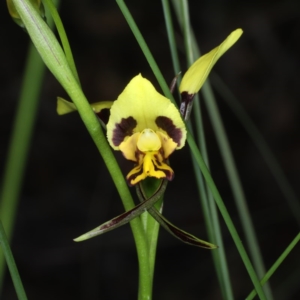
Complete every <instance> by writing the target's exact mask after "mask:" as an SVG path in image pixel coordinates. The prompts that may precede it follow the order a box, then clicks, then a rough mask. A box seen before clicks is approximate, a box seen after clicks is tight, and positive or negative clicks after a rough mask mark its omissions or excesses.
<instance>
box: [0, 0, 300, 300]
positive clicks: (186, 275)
mask: <svg viewBox="0 0 300 300" xmlns="http://www.w3.org/2000/svg"><path fill="white" fill-rule="evenodd" d="M127 4H128V7H129V9H130V11H131V12H132V14H133V16H134V18H135V20H136V22H137V24H138V26H139V28H140V29H141V32H142V34H143V35H144V37H145V39H146V41H147V43H148V45H149V47H150V49H151V51H152V53H153V55H154V57H155V59H156V61H157V63H158V64H159V66H160V68H161V70H162V72H163V75H164V76H165V78H166V80H167V81H171V80H172V78H173V77H174V71H173V69H172V63H171V57H170V53H169V46H168V41H167V35H166V30H165V25H164V19H163V13H162V8H161V3H160V1H137V0H128V1H127ZM60 13H61V17H62V20H63V22H64V25H65V28H66V31H67V34H68V37H69V40H70V43H71V46H72V50H73V54H74V57H75V61H76V64H77V67H78V72H79V76H80V79H81V82H82V86H83V89H84V92H85V93H86V96H87V97H88V99H89V101H90V102H96V101H99V100H113V99H116V97H117V96H118V95H119V94H120V92H121V91H122V90H123V88H124V87H125V85H126V84H127V83H128V82H129V80H130V79H131V78H132V77H133V76H135V75H136V74H138V73H140V72H141V73H142V74H143V76H144V77H146V78H148V79H150V80H151V81H152V82H153V83H154V85H155V86H156V87H157V88H158V90H159V86H158V84H157V82H156V80H155V78H154V76H153V74H152V72H151V70H150V67H149V66H148V64H147V62H146V59H145V58H144V56H143V54H142V52H141V50H140V48H139V46H138V45H137V42H136V41H135V38H134V37H133V34H132V33H131V31H130V29H129V27H128V26H127V23H126V22H125V20H124V17H123V16H122V14H121V12H120V10H119V8H118V6H117V4H116V3H115V2H114V1H108V0H106V1H95V0H94V1H93V0H86V1H78V0H76V1H71V0H64V1H62V4H61V9H60ZM190 15H191V21H192V25H193V28H194V30H195V34H196V38H197V40H198V42H199V45H200V46H201V50H202V52H203V53H205V52H207V51H209V50H211V49H212V48H214V47H215V46H216V45H218V44H219V43H220V42H221V41H223V40H224V38H225V37H226V36H227V35H228V34H229V33H230V32H231V31H232V30H234V29H236V28H238V27H241V28H243V30H244V34H243V36H242V38H241V39H240V40H239V41H238V43H237V44H236V45H235V46H234V47H233V48H232V49H231V50H230V51H229V52H228V53H226V54H225V55H224V57H223V58H222V59H221V60H220V61H219V62H218V63H217V65H216V67H215V68H214V70H215V72H216V73H217V74H218V75H219V76H221V77H222V79H223V80H224V82H225V83H226V84H227V85H228V87H229V88H230V89H231V91H232V92H233V93H234V95H235V96H236V97H237V98H238V99H239V102H240V103H241V104H242V106H243V107H244V108H245V109H246V111H247V112H248V114H249V115H250V117H251V118H252V119H253V120H254V122H255V124H256V125H257V127H258V128H259V130H260V131H261V133H262V134H263V136H264V138H265V139H266V141H267V143H268V144H269V146H270V147H271V149H272V151H273V153H274V155H275V156H276V158H277V159H278V162H279V164H280V166H281V167H282V169H283V171H284V173H285V175H286V176H287V178H288V180H289V182H290V183H291V185H292V187H293V189H294V190H295V192H296V194H297V195H299V194H300V190H299V186H300V185H299V179H300V176H299V175H300V171H299V170H300V159H299V153H300V138H299V129H300V128H299V116H300V112H299V82H300V78H299V69H300V59H299V53H300V44H299V43H300V42H299V41H300V39H299V32H300V5H299V1H297V0H294V1H291V0H289V1H283V0H281V1H274V0H270V1H217V0H215V1H190ZM0 24H1V26H0V32H1V34H0V36H1V47H0V56H1V59H0V70H1V72H0V78H1V80H0V85H1V89H0V95H1V100H0V116H1V117H0V128H1V142H0V146H1V147H0V168H1V172H2V173H3V169H4V166H5V160H6V155H7V151H8V145H9V138H10V134H11V132H12V127H13V119H14V116H15V112H16V108H17V102H18V96H19V91H20V86H21V82H22V74H23V69H24V64H25V59H26V54H27V49H28V45H29V39H28V36H27V35H26V33H24V32H23V31H22V30H21V29H20V28H19V27H18V26H16V25H15V24H14V23H13V22H12V21H11V19H10V17H9V16H8V13H7V10H6V7H5V2H4V1H2V2H1V8H0ZM176 28H177V29H178V26H177V24H176ZM176 38H177V41H178V47H179V49H180V50H183V49H184V44H183V40H182V35H181V33H180V31H179V30H177V35H176ZM181 61H182V64H181V68H182V70H183V71H185V70H186V67H185V66H186V62H185V59H184V55H183V52H182V53H181ZM56 96H62V97H67V96H66V94H65V92H64V91H63V90H62V88H61V87H60V86H59V84H58V83H57V81H56V80H55V79H54V77H53V76H52V75H51V74H50V73H49V72H47V73H46V76H45V79H44V84H43V88H42V92H41V96H40V104H39V109H38V115H37V120H36V122H35V129H34V134H33V137H32V142H31V147H30V152H29V157H28V161H27V168H26V172H25V175H24V184H23V189H22V193H21V195H20V204H19V209H18V214H17V221H16V226H15V230H14V236H13V241H12V250H13V253H14V256H15V259H16V263H17V266H18V268H19V271H20V275H21V278H22V280H23V283H24V286H25V289H26V292H27V294H28V298H29V299H31V300H36V299H45V300H48V299H57V300H63V299H64V300H67V299H74V300H75V299H76V300H77V299H78V300H79V299H80V300H82V299H84V300H94V299H135V298H136V294H137V283H138V266H137V257H136V250H135V245H134V242H133V238H132V234H131V231H130V227H129V226H128V225H126V226H123V227H121V228H119V229H117V230H115V231H112V232H109V233H107V234H105V235H103V236H100V237H97V238H95V239H92V240H89V241H86V242H83V243H79V244H78V243H74V242H73V241H72V239H73V238H75V237H77V236H78V235H80V234H82V233H84V232H86V231H88V230H90V229H92V228H94V227H96V226H97V225H99V224H101V223H103V222H105V221H107V220H108V219H110V218H112V217H114V216H116V215H117V214H120V213H121V212H122V211H123V207H122V203H121V201H120V199H119V196H118V194H117V192H116V191H115V188H114V186H113V183H112V180H111V179H110V177H109V175H108V172H107V170H106V167H105V165H104V164H103V162H102V159H101V157H100V156H99V154H98V152H97V149H96V147H95V146H94V144H93V142H92V140H91V138H90V137H89V135H88V133H87V131H86V129H85V127H84V125H83V123H82V122H81V120H80V119H79V117H78V115H77V114H76V113H74V114H70V115H67V116H64V117H59V116H58V115H57V114H56ZM216 96H217V99H218V105H219V108H220V111H221V114H222V118H223V120H224V123H225V127H226V130H227V133H228V136H229V140H230V142H231V145H232V150H233V154H234V156H235V160H236V163H237V168H238V171H239V174H240V176H241V181H242V184H243V187H244V190H245V193H246V197H247V201H248V205H249V209H250V211H251V215H252V217H253V222H254V224H255V229H256V231H257V235H258V240H259V243H260V246H261V251H262V254H263V257H264V259H265V263H266V267H267V269H268V268H269V267H270V266H271V265H272V264H273V263H274V261H275V260H276V259H277V258H278V256H279V255H280V254H281V253H282V251H283V250H284V249H285V248H286V247H287V245H288V244H289V243H290V242H291V240H292V239H293V238H294V237H295V235H296V234H297V232H298V231H299V226H298V225H297V224H299V223H297V221H296V220H295V218H294V217H293V214H292V212H291V209H290V207H289V206H288V204H287V201H286V200H285V199H284V197H283V195H282V193H281V191H280V189H279V187H278V185H277V183H276V182H275V180H274V179H273V177H272V175H271V173H270V171H269V169H268V167H267V165H266V163H265V162H264V160H263V158H262V156H261V155H260V153H259V152H258V150H257V148H256V147H255V145H254V144H253V142H252V141H251V139H250V138H249V136H248V135H247V133H246V132H245V130H244V129H243V127H242V126H241V125H240V123H239V121H238V120H237V119H236V117H235V115H234V114H233V113H232V112H231V110H230V109H229V108H228V106H227V105H226V104H225V102H224V101H223V100H222V97H220V95H218V94H217V93H216ZM24 113H26V111H24ZM204 122H205V130H206V136H207V145H208V150H209V157H210V161H211V167H212V174H213V177H214V179H215V181H216V184H217V186H218V188H219V190H220V193H221V195H222V197H223V199H224V201H225V203H226V206H227V208H228V210H229V212H230V214H231V215H232V217H233V220H234V222H235V224H236V226H237V228H238V230H239V231H240V233H241V238H242V239H243V241H244V237H243V234H242V232H241V225H240V222H239V219H238V215H237V211H236V208H235V205H234V201H233V196H232V193H231V191H230V188H229V184H228V180H227V179H226V173H225V172H224V168H223V164H222V161H221V158H220V153H219V150H218V148H217V144H216V141H215V137H214V133H213V130H212V128H211V125H210V121H209V117H208V116H207V114H206V110H205V109H204ZM116 156H117V157H118V159H119V161H120V164H121V165H122V167H123V169H124V174H126V173H127V172H128V170H129V169H130V167H131V163H130V162H127V161H125V160H124V159H122V157H121V155H120V153H116ZM171 164H172V167H173V169H174V170H175V175H176V177H175V179H174V181H173V182H172V183H170V184H169V186H168V190H167V192H166V199H165V210H164V214H165V215H166V216H167V217H168V218H169V219H170V220H171V221H172V222H173V223H175V224H176V225H178V226H180V227H181V228H183V229H185V230H187V231H189V232H191V233H193V234H195V235H197V236H199V237H201V238H203V239H206V238H207V235H206V231H205V228H204V225H203V218H202V213H201V206H200V204H199V200H198V194H197V189H196V185H195V182H194V180H193V173H192V163H191V160H190V157H189V151H188V147H186V148H185V149H183V150H181V151H178V152H176V153H175V154H174V155H172V157H171ZM132 192H133V194H135V191H134V189H132ZM134 197H135V196H134ZM221 225H222V228H223V233H224V242H225V247H226V253H227V256H228V264H229V267H230V275H231V280H232V284H233V289H234V294H235V296H236V299H244V298H245V296H246V295H247V294H248V293H249V292H250V291H251V290H252V285H251V281H250V279H249V277H248V275H247V273H246V270H245V267H244V266H243V263H242V262H241V259H240V257H239V255H238V253H237V250H236V248H235V245H234V243H233V241H232V239H231V237H230V235H229V233H228V230H227V228H226V226H225V225H224V223H223V221H222V220H221ZM298 254H299V246H298V247H297V248H296V249H295V250H294V251H293V252H292V253H291V254H290V256H288V258H287V259H286V261H285V262H284V263H283V265H282V266H281V267H280V268H279V270H278V271H277V272H276V273H275V275H274V276H273V277H272V279H271V287H272V288H273V291H274V296H275V299H298V297H300V288H299V287H300V284H299V280H300V279H299V278H300V260H299V255H298ZM220 298H221V296H220V289H219V287H218V282H217V276H216V273H215V271H214V268H213V263H212V259H211V253H210V252H209V251H207V250H203V249H197V248H195V247H190V246H187V245H185V244H182V243H181V242H179V241H178V240H176V239H174V238H173V237H171V236H170V235H169V234H168V233H166V232H165V231H164V230H163V229H162V230H161V233H160V237H159V243H158V249H157V264H156V271H155V281H154V299H157V300H162V299H172V300H177V299H178V300H180V299H191V300H194V299H220ZM1 299H3V300H11V299H16V295H15V291H14V288H13V286H12V283H11V279H10V276H9V274H7V275H6V280H5V285H4V290H3V294H2V297H1Z"/></svg>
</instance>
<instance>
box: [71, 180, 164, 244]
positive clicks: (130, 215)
mask: <svg viewBox="0 0 300 300" xmlns="http://www.w3.org/2000/svg"><path fill="white" fill-rule="evenodd" d="M166 185H167V184H166V183H165V182H164V184H163V185H162V186H161V188H160V189H158V190H157V192H156V193H154V194H153V195H152V197H150V198H148V199H147V200H146V201H143V202H141V203H140V204H138V205H137V206H135V207H134V208H132V209H130V210H128V211H126V212H125V213H123V214H121V215H119V216H117V217H115V218H113V219H111V220H109V221H107V222H105V223H103V224H102V225H100V226H98V227H96V228H95V229H93V230H91V231H89V232H87V233H85V234H83V235H81V236H79V237H78V238H75V239H74V241H75V242H81V241H84V240H88V239H90V238H93V237H95V236H97V235H101V234H103V233H106V232H108V231H111V230H113V229H116V228H118V227H120V226H122V225H124V224H127V223H128V222H130V221H131V220H132V219H134V218H136V217H138V216H139V215H140V214H142V213H143V212H145V210H147V209H148V208H149V207H152V206H153V205H154V204H155V202H157V201H158V200H159V199H160V197H161V195H162V193H164V192H165V189H166Z"/></svg>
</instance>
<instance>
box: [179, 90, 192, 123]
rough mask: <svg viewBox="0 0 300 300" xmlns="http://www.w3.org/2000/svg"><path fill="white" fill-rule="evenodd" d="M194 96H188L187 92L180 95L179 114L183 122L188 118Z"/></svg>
mask: <svg viewBox="0 0 300 300" xmlns="http://www.w3.org/2000/svg"><path fill="white" fill-rule="evenodd" d="M194 96H195V94H189V93H188V92H182V93H181V104H180V113H181V115H182V117H183V118H184V119H185V120H188V119H189V117H190V114H191V110H192V107H193V98H194Z"/></svg>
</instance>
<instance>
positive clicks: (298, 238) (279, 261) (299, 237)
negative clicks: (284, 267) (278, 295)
mask: <svg viewBox="0 0 300 300" xmlns="http://www.w3.org/2000/svg"><path fill="white" fill-rule="evenodd" d="M299 241H300V233H298V234H297V236H296V237H295V238H294V239H293V241H292V242H291V243H290V244H289V246H288V247H287V248H286V249H285V250H284V251H283V253H282V254H281V255H280V256H279V258H278V259H277V260H276V262H275V263H274V264H273V266H272V267H271V268H270V270H269V271H268V272H267V273H266V275H265V276H264V277H263V278H262V280H261V281H260V283H261V285H264V284H265V283H266V282H267V281H268V280H269V279H270V277H271V276H272V275H273V274H274V272H275V271H276V270H277V269H278V267H279V266H280V265H281V264H282V262H283V261H284V260H285V259H286V257H287V256H288V255H289V254H290V252H291V251H292V250H293V249H294V248H295V246H296V245H297V243H298V242H299ZM298 282H299V278H298ZM255 296H256V291H255V290H253V291H252V292H251V293H250V294H249V295H248V297H247V298H246V300H252V299H253V298H254V297H255Z"/></svg>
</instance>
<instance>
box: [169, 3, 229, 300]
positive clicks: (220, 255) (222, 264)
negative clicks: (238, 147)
mask: <svg viewBox="0 0 300 300" xmlns="http://www.w3.org/2000/svg"><path fill="white" fill-rule="evenodd" d="M172 4H173V6H174V9H175V12H176V15H177V19H178V22H179V24H180V26H181V27H182V28H184V36H185V45H186V48H189V49H191V48H192V38H193V37H192V36H191V35H192V34H193V33H192V32H191V30H190V28H189V27H190V26H189V25H188V24H189V21H188V10H187V4H186V3H185V5H184V6H183V5H182V4H183V2H182V1H181V2H178V1H173V2H172ZM182 6H183V7H182ZM181 12H183V13H181ZM186 54H187V59H188V65H191V64H192V63H193V61H194V57H193V51H186ZM175 72H176V73H177V72H178V70H176V69H175ZM193 114H194V120H195V124H196V131H197V137H198V143H199V145H200V149H201V152H202V153H203V157H204V160H205V162H206V164H207V166H208V155H207V150H206V142H205V136H204V131H203V126H202V117H201V107H200V101H199V97H198V95H196V96H195V99H194V110H193ZM190 130H191V129H190ZM192 159H193V167H194V173H195V178H196V182H197V188H198V192H199V195H200V200H201V204H202V208H203V215H204V220H205V224H206V228H207V231H208V236H209V238H210V240H211V241H213V242H215V243H216V244H217V245H219V250H218V251H213V252H212V256H213V261H214V265H215V269H216V272H217V276H218V281H219V284H220V288H221V292H222V295H223V299H233V294H232V288H231V284H230V276H229V271H228V267H227V261H226V255H225V248H224V247H223V240H222V234H221V229H220V225H219V218H218V212H217V208H216V204H215V202H214V199H213V197H212V194H211V192H210V190H209V189H208V188H207V187H205V188H204V183H203V177H202V174H201V172H199V168H198V167H197V164H196V163H195V162H194V158H192ZM205 191H207V193H206V192H205ZM208 203H209V206H208ZM209 207H210V208H209Z"/></svg>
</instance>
